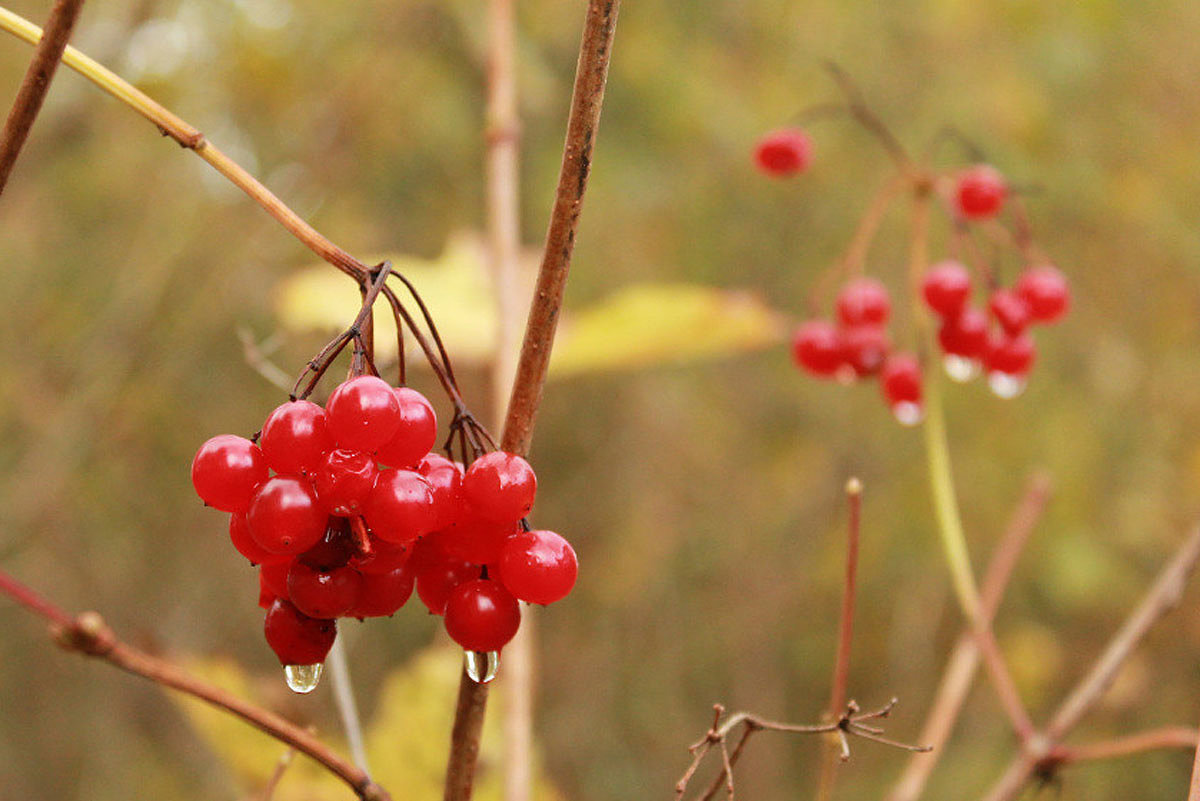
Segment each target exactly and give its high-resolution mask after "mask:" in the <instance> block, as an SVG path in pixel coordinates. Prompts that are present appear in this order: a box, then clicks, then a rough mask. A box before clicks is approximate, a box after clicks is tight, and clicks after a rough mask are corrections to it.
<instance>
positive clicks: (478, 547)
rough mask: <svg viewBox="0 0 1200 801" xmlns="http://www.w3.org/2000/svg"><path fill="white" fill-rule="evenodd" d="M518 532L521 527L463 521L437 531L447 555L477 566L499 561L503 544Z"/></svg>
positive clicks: (481, 521) (508, 524) (482, 521)
mask: <svg viewBox="0 0 1200 801" xmlns="http://www.w3.org/2000/svg"><path fill="white" fill-rule="evenodd" d="M520 530H521V525H520V524H519V523H517V522H512V523H493V522H491V521H488V520H479V519H466V520H460V521H459V522H458V523H457V524H455V525H453V526H450V527H449V528H444V529H442V530H441V531H439V532H438V535H439V536H438V541H439V544H440V545H441V548H442V550H443V551H445V552H446V553H447V554H448V555H450V556H452V557H455V558H458V559H462V560H464V561H467V562H471V563H472V564H476V565H490V564H492V563H494V562H495V561H496V560H497V559H499V558H500V550H501V548H503V547H504V543H505V541H506V540H507V539H508V538H509V537H511V536H512V535H514V534H516V533H517V532H519V531H520Z"/></svg>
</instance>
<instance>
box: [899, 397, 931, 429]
mask: <svg viewBox="0 0 1200 801" xmlns="http://www.w3.org/2000/svg"><path fill="white" fill-rule="evenodd" d="M892 416H893V417H895V418H896V422H898V423H899V424H900V425H902V426H915V425H917V424H919V423H920V422H921V421H922V420H924V419H925V409H924V407H922V406H921V404H919V403H911V402H909V401H901V402H900V403H897V404H896V405H895V406H893V407H892Z"/></svg>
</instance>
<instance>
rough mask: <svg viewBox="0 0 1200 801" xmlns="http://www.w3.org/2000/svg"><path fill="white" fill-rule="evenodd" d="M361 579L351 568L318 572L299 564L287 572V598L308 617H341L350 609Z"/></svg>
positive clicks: (294, 564)
mask: <svg viewBox="0 0 1200 801" xmlns="http://www.w3.org/2000/svg"><path fill="white" fill-rule="evenodd" d="M362 583H363V577H362V575H361V574H359V572H358V571H357V570H355V569H354V568H352V567H335V568H334V569H333V570H318V569H317V568H314V567H309V566H308V565H306V564H304V562H301V561H299V560H297V561H295V562H293V563H292V566H291V568H290V569H289V570H288V577H287V586H288V598H289V599H290V600H291V602H292V603H293V604H294V605H295V607H296V608H297V609H299V610H300V611H301V612H303V613H304V614H306V615H308V616H309V617H316V618H321V619H329V618H335V617H341V616H342V615H344V614H346V613H347V612H349V611H350V609H351V608H353V606H354V604H355V603H356V602H357V601H358V595H359V593H360V592H361V591H362Z"/></svg>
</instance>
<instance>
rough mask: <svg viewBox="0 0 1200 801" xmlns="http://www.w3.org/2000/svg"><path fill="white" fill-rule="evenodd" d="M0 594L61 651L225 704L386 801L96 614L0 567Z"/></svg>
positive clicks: (338, 761)
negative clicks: (70, 607)
mask: <svg viewBox="0 0 1200 801" xmlns="http://www.w3.org/2000/svg"><path fill="white" fill-rule="evenodd" d="M0 594H3V595H7V596H9V597H10V598H12V599H13V600H15V601H17V602H18V603H20V604H21V605H22V606H24V607H25V608H26V609H28V610H29V611H31V612H33V613H34V614H36V615H38V616H40V617H42V618H44V619H46V620H47V621H49V622H50V624H51V630H52V631H53V633H54V637H55V640H56V641H57V642H58V644H59V645H61V646H62V647H63V648H65V649H66V650H68V651H75V652H76V653H79V654H84V655H86V656H93V657H96V658H98V659H102V660H104V661H105V662H108V663H109V664H110V665H113V666H115V667H118V668H120V669H121V670H124V671H126V672H128V673H132V674H134V675H136V676H141V677H142V678H144V679H149V680H150V681H152V682H154V683H155V684H158V685H160V686H163V687H170V688H171V689H174V690H178V691H180V692H182V693H184V694H186V695H190V696H192V697H193V698H197V699H199V700H201V701H203V702H205V703H207V704H210V705H212V706H215V707H217V708H219V709H224V710H225V711H227V712H229V713H231V714H233V715H234V716H236V717H239V718H241V719H242V720H244V721H246V722H247V723H249V724H250V725H251V726H253V727H255V728H256V729H258V730H259V731H262V732H264V733H265V734H267V735H269V736H271V737H274V738H275V739H277V740H279V741H280V742H282V743H285V744H287V745H290V746H291V747H293V748H295V749H296V750H297V751H299V752H300V753H302V754H305V755H307V756H308V757H310V758H312V759H313V760H314V761H316V762H317V763H319V764H320V765H322V766H323V767H324V768H325V769H326V770H328V771H329V772H330V773H332V774H333V775H335V776H337V777H338V778H339V779H341V780H342V781H344V782H345V783H346V784H347V785H349V786H350V788H351V789H352V790H353V791H354V792H355V793H356V794H357V795H358V797H359V798H361V799H363V801H390V798H391V797H390V796H389V795H388V794H387V792H386V791H385V790H384V789H383V788H382V787H380V786H379V785H377V784H375V783H374V782H372V781H371V779H370V778H369V777H368V776H367V775H366V774H365V773H363V772H362V771H361V770H359V769H358V768H357V767H355V766H354V765H352V764H351V763H350V762H348V761H347V760H345V759H343V758H342V757H341V756H339V755H338V754H336V753H334V751H333V750H332V749H330V748H329V746H327V745H325V744H324V743H323V742H321V741H320V740H318V739H317V738H316V737H315V736H314V735H313V734H312V733H311V732H309V731H307V730H305V729H302V728H300V727H299V726H297V725H296V724H295V723H292V722H291V721H288V720H285V719H284V718H282V717H280V716H279V715H277V714H275V713H274V712H271V711H270V710H267V709H263V708H262V707H259V706H256V705H254V704H252V703H250V702H249V701H245V700H243V699H241V698H238V697H237V696H235V695H232V694H231V693H229V692H227V691H226V690H223V689H222V688H220V687H217V686H216V685H214V684H209V683H208V682H206V681H204V680H202V679H199V678H196V677H195V676H192V675H191V674H189V673H187V672H186V671H184V670H183V669H182V668H180V667H179V666H178V665H175V664H173V663H171V662H168V661H167V660H165V659H161V658H159V657H156V656H151V655H150V654H147V653H145V652H144V651H140V650H138V649H136V648H134V647H133V646H131V645H128V644H127V643H125V642H123V641H122V640H120V639H118V638H117V635H116V634H115V633H114V632H113V630H112V629H111V628H109V627H108V624H107V623H105V622H104V619H103V618H102V617H100V615H99V614H98V613H96V612H84V613H82V614H80V615H79V616H77V617H71V616H70V615H68V614H67V613H66V612H64V611H62V610H61V609H59V608H58V607H57V606H55V605H54V604H52V603H50V602H49V601H47V600H46V599H44V598H42V597H41V596H40V595H39V594H38V593H37V592H35V591H34V590H33V589H31V588H30V587H28V586H26V585H24V584H22V583H21V582H19V581H17V580H16V579H15V578H13V577H12V576H9V575H8V574H6V573H4V572H3V571H0Z"/></svg>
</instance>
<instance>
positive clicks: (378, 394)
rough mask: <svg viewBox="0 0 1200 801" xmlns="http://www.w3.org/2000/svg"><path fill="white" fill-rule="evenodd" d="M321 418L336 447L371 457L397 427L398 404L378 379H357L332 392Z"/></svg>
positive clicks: (393, 395) (357, 377)
mask: <svg viewBox="0 0 1200 801" xmlns="http://www.w3.org/2000/svg"><path fill="white" fill-rule="evenodd" d="M325 417H326V418H327V419H328V421H329V431H330V433H332V434H333V439H334V441H335V442H337V444H338V447H341V448H346V449H348V450H354V451H366V452H367V453H374V452H375V451H376V450H377V449H378V448H379V447H380V446H381V445H383V444H384V443H386V442H387V441H388V440H390V439H391V438H392V435H393V434H395V433H396V429H397V428H399V427H400V403H399V402H398V401H397V400H396V394H395V393H394V392H392V388H391V387H390V386H388V383H387V382H386V381H384V380H383V379H382V378H377V377H376V376H373V375H360V376H356V377H354V378H351V379H349V380H347V381H343V382H342V383H341V384H340V385H339V386H338V388H337V389H335V390H334V391H333V394H332V395H330V396H329V401H328V403H326V404H325Z"/></svg>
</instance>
